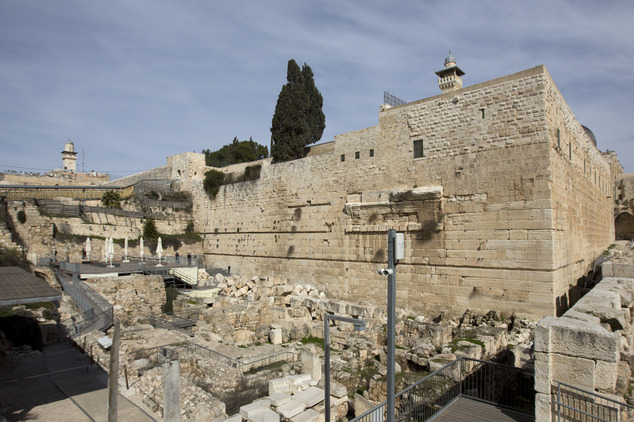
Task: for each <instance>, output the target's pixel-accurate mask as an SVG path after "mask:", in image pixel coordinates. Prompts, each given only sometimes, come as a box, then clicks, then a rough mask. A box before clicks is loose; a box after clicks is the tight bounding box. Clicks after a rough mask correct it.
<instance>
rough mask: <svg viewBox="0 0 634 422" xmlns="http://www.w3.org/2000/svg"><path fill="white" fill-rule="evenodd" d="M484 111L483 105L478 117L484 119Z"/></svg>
mask: <svg viewBox="0 0 634 422" xmlns="http://www.w3.org/2000/svg"><path fill="white" fill-rule="evenodd" d="M484 116H485V113H484V107H483V108H481V109H480V118H481V119H484Z"/></svg>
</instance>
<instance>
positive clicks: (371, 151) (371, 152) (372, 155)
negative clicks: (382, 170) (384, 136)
mask: <svg viewBox="0 0 634 422" xmlns="http://www.w3.org/2000/svg"><path fill="white" fill-rule="evenodd" d="M370 157H374V148H370Z"/></svg>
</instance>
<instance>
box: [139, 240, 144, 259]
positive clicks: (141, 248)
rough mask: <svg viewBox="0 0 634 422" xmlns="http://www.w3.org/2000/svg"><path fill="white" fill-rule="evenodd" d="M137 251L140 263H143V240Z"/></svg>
mask: <svg viewBox="0 0 634 422" xmlns="http://www.w3.org/2000/svg"><path fill="white" fill-rule="evenodd" d="M139 249H140V250H141V251H140V254H139V255H141V262H143V238H141V242H140V245H139Z"/></svg>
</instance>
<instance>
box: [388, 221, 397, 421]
mask: <svg viewBox="0 0 634 422" xmlns="http://www.w3.org/2000/svg"><path fill="white" fill-rule="evenodd" d="M395 237H396V230H394V229H390V230H388V232H387V265H388V268H389V269H390V270H392V271H391V273H390V274H389V275H388V276H387V422H394V408H395V403H394V391H395V388H394V382H395V379H396V378H395V377H396V374H395V372H396V371H395V364H394V362H395V334H396V322H395V320H396V265H395V263H394V238H395Z"/></svg>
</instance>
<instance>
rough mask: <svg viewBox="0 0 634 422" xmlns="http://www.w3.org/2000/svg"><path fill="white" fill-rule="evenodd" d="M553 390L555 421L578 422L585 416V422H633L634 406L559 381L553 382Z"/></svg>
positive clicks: (553, 414) (553, 415)
mask: <svg viewBox="0 0 634 422" xmlns="http://www.w3.org/2000/svg"><path fill="white" fill-rule="evenodd" d="M551 388H552V390H554V391H552V392H551V394H552V402H553V408H552V409H553V410H552V412H553V413H552V417H553V421H555V420H556V421H557V422H559V421H577V420H579V416H580V415H583V416H584V417H585V418H584V420H585V421H588V422H593V421H597V422H612V421H621V420H632V417H633V416H634V406H632V405H630V404H627V403H623V402H620V401H617V400H614V399H612V398H610V397H607V396H604V395H601V394H598V393H596V392H594V391H589V390H584V389H583V388H579V387H575V386H572V385H570V384H566V383H564V382H560V381H557V380H553V384H551ZM562 390H568V391H562ZM566 393H568V394H566ZM622 415H626V416H627V419H622V418H621V417H622ZM555 418H556V419H555Z"/></svg>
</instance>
